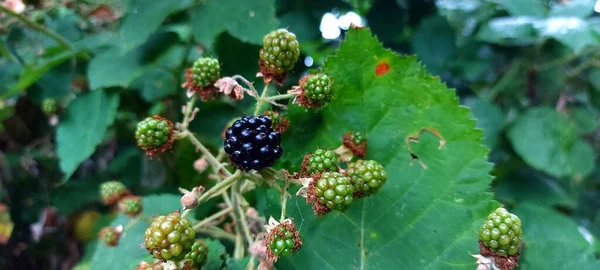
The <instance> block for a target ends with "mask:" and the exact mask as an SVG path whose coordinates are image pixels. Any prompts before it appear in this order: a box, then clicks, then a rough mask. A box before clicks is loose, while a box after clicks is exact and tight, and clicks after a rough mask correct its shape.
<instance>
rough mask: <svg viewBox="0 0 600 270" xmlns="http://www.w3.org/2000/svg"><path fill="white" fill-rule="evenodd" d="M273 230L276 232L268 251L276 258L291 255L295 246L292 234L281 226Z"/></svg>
mask: <svg viewBox="0 0 600 270" xmlns="http://www.w3.org/2000/svg"><path fill="white" fill-rule="evenodd" d="M275 230H276V232H275V233H274V234H273V237H272V239H271V241H270V242H269V245H268V247H269V250H271V252H273V254H274V255H275V256H277V257H280V256H290V255H292V251H293V250H294V247H295V246H296V242H295V239H294V238H295V237H294V233H292V232H291V231H289V230H287V229H286V228H285V227H283V226H279V227H277V228H276V229H275Z"/></svg>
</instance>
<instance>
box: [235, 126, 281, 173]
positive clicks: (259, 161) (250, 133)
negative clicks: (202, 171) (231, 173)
mask: <svg viewBox="0 0 600 270" xmlns="http://www.w3.org/2000/svg"><path fill="white" fill-rule="evenodd" d="M280 141H281V138H280V135H279V132H277V131H273V129H272V128H271V120H270V119H269V117H267V116H246V117H242V118H241V119H239V120H237V121H235V122H234V123H233V124H232V125H231V127H229V128H228V129H227V130H226V131H225V142H224V149H225V153H227V154H228V155H229V160H230V161H231V163H232V164H233V165H234V166H236V167H237V168H238V169H240V170H244V171H249V170H251V169H253V170H260V169H263V168H266V167H270V166H272V165H273V164H274V163H275V161H277V159H279V158H280V157H281V155H282V154H283V149H282V148H281V145H280Z"/></svg>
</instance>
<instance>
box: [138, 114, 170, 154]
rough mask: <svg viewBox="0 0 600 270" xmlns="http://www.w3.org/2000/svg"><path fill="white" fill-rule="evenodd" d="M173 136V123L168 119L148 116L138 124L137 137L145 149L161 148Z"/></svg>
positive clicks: (139, 143)
mask: <svg viewBox="0 0 600 270" xmlns="http://www.w3.org/2000/svg"><path fill="white" fill-rule="evenodd" d="M170 138H171V125H170V124H169V121H168V120H166V119H162V118H159V117H156V116H155V117H148V118H146V119H144V120H143V121H141V122H139V123H138V124H137V129H136V130H135V139H136V140H137V144H138V145H139V146H140V147H142V148H144V149H160V148H161V147H163V146H164V145H165V144H166V143H167V142H168V141H169V139H170Z"/></svg>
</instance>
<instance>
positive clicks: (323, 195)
mask: <svg viewBox="0 0 600 270" xmlns="http://www.w3.org/2000/svg"><path fill="white" fill-rule="evenodd" d="M313 182H314V194H313V196H314V199H315V200H316V202H313V203H318V204H319V205H322V206H325V207H327V208H328V209H329V210H339V211H346V209H348V206H349V205H350V203H352V200H353V198H352V194H353V193H354V186H352V183H351V182H350V179H348V177H346V176H345V175H343V174H340V173H337V172H324V173H322V174H321V175H320V177H318V178H315V179H314V180H313ZM309 193H310V191H309ZM316 212H321V211H316Z"/></svg>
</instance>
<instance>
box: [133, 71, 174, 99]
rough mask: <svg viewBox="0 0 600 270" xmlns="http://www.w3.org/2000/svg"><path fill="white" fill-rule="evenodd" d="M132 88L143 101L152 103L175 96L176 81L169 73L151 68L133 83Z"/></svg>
mask: <svg viewBox="0 0 600 270" xmlns="http://www.w3.org/2000/svg"><path fill="white" fill-rule="evenodd" d="M132 87H133V88H136V89H137V90H138V91H139V93H140V95H141V96H142V98H143V99H144V100H145V101H148V102H152V101H156V100H160V99H162V98H164V97H166V96H169V95H172V94H175V93H176V91H177V79H176V78H175V76H173V74H172V73H171V72H169V71H166V70H164V69H162V68H153V69H150V70H148V71H146V72H145V73H144V74H142V76H140V77H139V78H138V79H137V80H136V81H134V82H133V85H132Z"/></svg>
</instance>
